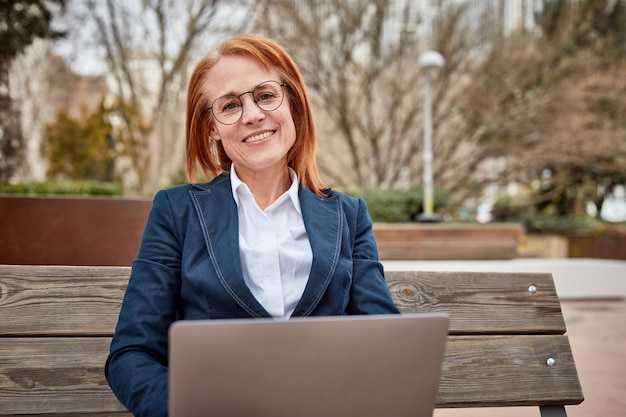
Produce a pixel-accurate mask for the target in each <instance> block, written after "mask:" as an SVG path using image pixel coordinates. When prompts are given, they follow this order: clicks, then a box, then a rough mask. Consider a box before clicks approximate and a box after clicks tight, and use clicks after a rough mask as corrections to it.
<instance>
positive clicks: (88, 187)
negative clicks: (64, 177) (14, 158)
mask: <svg viewBox="0 0 626 417" xmlns="http://www.w3.org/2000/svg"><path fill="white" fill-rule="evenodd" d="M0 193H7V194H64V195H114V196H121V195H122V194H123V190H122V186H121V185H120V184H116V183H111V182H100V181H49V182H30V183H21V184H0Z"/></svg>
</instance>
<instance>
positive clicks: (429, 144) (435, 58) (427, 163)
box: [417, 51, 446, 223]
mask: <svg viewBox="0 0 626 417" xmlns="http://www.w3.org/2000/svg"><path fill="white" fill-rule="evenodd" d="M445 62H446V61H445V60H444V59H443V57H442V56H441V54H440V53H439V52H435V51H426V52H424V53H423V54H422V55H420V58H419V66H420V68H421V69H422V72H423V73H424V150H423V155H424V175H423V177H424V178H423V184H424V185H423V188H424V189H423V210H422V213H421V214H420V215H419V216H417V221H418V222H422V223H436V222H438V221H439V216H437V214H436V213H435V212H434V210H433V206H434V201H433V200H434V197H433V116H432V99H431V93H430V73H431V71H432V70H433V69H437V68H441V67H443V65H444V64H445Z"/></svg>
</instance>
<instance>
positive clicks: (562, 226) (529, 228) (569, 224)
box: [516, 215, 604, 235]
mask: <svg viewBox="0 0 626 417" xmlns="http://www.w3.org/2000/svg"><path fill="white" fill-rule="evenodd" d="M516 221H517V222H519V223H521V224H522V225H523V226H524V229H525V230H526V233H554V234H561V235H568V234H571V233H575V232H581V231H591V230H599V229H602V228H604V225H603V224H602V223H601V222H600V221H598V220H595V219H594V218H592V217H589V216H579V217H568V216H546V215H533V216H525V217H522V218H521V219H518V220H516Z"/></svg>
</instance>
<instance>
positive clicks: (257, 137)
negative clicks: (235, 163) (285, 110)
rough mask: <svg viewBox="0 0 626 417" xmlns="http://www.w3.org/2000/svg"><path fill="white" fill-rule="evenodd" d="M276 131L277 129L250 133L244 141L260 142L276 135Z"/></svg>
mask: <svg viewBox="0 0 626 417" xmlns="http://www.w3.org/2000/svg"><path fill="white" fill-rule="evenodd" d="M274 133H276V131H275V130H267V131H265V132H261V133H255V134H253V135H250V136H248V137H246V138H244V140H243V142H244V143H255V142H259V141H261V140H263V139H267V138H269V137H271V136H273V135H274Z"/></svg>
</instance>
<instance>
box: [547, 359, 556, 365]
mask: <svg viewBox="0 0 626 417" xmlns="http://www.w3.org/2000/svg"><path fill="white" fill-rule="evenodd" d="M546 363H547V364H548V366H556V359H554V358H548V360H547V361H546Z"/></svg>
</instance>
